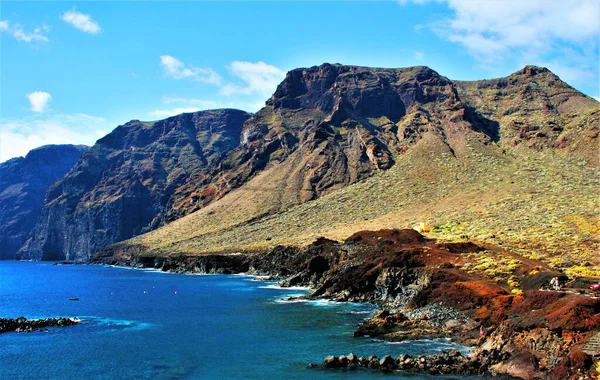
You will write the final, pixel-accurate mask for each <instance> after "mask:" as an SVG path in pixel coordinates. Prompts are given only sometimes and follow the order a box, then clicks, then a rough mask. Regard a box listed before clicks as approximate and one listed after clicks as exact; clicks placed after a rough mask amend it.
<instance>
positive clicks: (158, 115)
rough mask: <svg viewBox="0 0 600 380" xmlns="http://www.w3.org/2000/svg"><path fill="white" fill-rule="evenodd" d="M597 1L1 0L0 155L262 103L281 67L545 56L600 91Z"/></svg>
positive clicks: (442, 67) (481, 71)
mask: <svg viewBox="0 0 600 380" xmlns="http://www.w3.org/2000/svg"><path fill="white" fill-rule="evenodd" d="M599 44H600V1H598V0H570V1H563V0H515V1H512V0H488V1H485V2H481V1H474V0H397V1H348V2H344V1H328V2H319V1H297V2H290V1H262V2H254V1H243V2H233V1H219V2H209V1H183V2H159V1H128V2H121V1H104V2H92V1H83V2H71V1H57V2H51V1H35V2H21V1H19V2H16V1H15V2H13V1H2V2H0V162H2V161H5V160H7V159H9V158H12V157H18V156H23V155H25V154H26V153H27V152H28V151H29V150H31V149H33V148H35V147H38V146H41V145H45V144H63V143H73V144H87V145H92V144H94V142H95V141H96V140H97V139H99V138H100V137H102V136H104V135H105V134H107V133H109V132H110V131H111V130H113V129H114V128H116V127H117V126H118V125H121V124H124V123H126V122H127V121H129V120H132V119H139V120H158V119H163V118H166V117H168V116H171V115H176V114H179V113H183V112H192V111H196V110H202V109H213V108H239V109H243V110H246V111H250V112H255V111H257V110H258V109H260V108H261V107H262V106H263V105H264V102H265V101H266V100H267V99H268V98H269V97H270V96H271V94H272V93H273V92H274V90H275V88H276V87H277V84H278V83H279V82H280V81H281V80H282V79H283V78H284V77H285V73H286V72H287V71H288V70H291V69H294V68H297V67H310V66H314V65H319V64H322V63H324V62H329V63H342V64H349V65H363V66H376V67H408V66H421V65H424V66H429V67H431V68H432V69H434V70H436V71H437V72H439V73H440V74H442V75H444V76H447V77H448V78H450V79H460V80H476V79H489V78H495V77H501V76H506V75H509V74H511V73H512V72H515V71H517V70H519V69H521V68H523V67H524V66H525V65H528V64H533V65H539V66H545V67H548V68H549V69H551V70H552V71H553V72H554V73H555V74H557V75H558V76H560V77H561V78H562V79H563V80H565V81H566V82H568V83H569V84H570V85H572V86H573V87H575V88H577V89H578V90H580V91H582V92H583V93H585V94H587V95H589V96H592V97H595V98H597V99H598V97H599V96H600V89H599V87H600V85H599V81H600V77H599V60H600V56H599Z"/></svg>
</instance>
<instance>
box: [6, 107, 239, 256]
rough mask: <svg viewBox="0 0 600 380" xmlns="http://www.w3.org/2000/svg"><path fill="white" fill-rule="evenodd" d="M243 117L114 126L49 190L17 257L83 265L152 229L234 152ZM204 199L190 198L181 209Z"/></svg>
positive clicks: (226, 114)
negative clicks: (106, 249) (102, 251)
mask: <svg viewBox="0 0 600 380" xmlns="http://www.w3.org/2000/svg"><path fill="white" fill-rule="evenodd" d="M248 117H250V114H248V113H246V112H243V111H238V110H215V111H205V112H197V113H188V114H183V115H179V116H175V117H171V118H168V119H165V120H161V121H157V122H140V121H137V120H134V121H131V122H129V123H127V124H125V125H122V126H119V127H118V128H116V129H115V130H114V131H113V132H111V133H110V134H108V135H107V136H105V137H103V138H101V139H100V140H98V141H97V142H96V144H95V145H94V146H93V147H92V148H90V150H88V151H87V152H86V154H85V155H84V156H83V157H82V159H81V160H80V161H79V162H78V163H77V164H76V165H75V167H74V168H73V169H72V170H71V172H69V174H67V175H66V176H65V177H64V178H62V179H61V180H60V181H58V182H57V183H55V184H54V185H53V186H52V187H51V188H50V189H49V191H48V193H47V196H46V200H45V204H44V207H43V210H42V213H41V215H40V217H39V219H38V221H37V224H36V226H35V229H34V232H33V236H32V238H31V240H30V241H29V242H28V243H27V244H26V245H25V246H24V247H23V248H22V249H21V250H20V251H19V253H18V258H21V259H37V260H39V259H41V260H60V259H68V260H78V259H86V258H87V257H88V256H89V255H90V254H91V253H93V252H95V251H96V250H98V249H100V248H102V247H104V246H106V245H108V244H112V243H115V242H118V241H121V240H124V239H128V238H130V237H132V236H135V235H138V234H140V233H143V232H145V231H149V230H151V229H153V228H156V227H157V226H160V225H161V224H163V223H164V222H165V221H166V220H168V218H169V215H170V213H169V210H170V209H171V205H172V203H173V202H174V200H176V199H179V198H184V197H185V196H187V195H189V194H187V193H186V191H187V190H186V189H188V188H197V187H200V186H201V185H202V184H206V183H210V181H211V174H212V172H213V171H215V170H216V169H217V168H218V167H219V165H221V163H222V161H223V159H224V158H226V157H227V156H228V154H229V153H230V152H231V151H232V150H233V149H235V148H236V147H237V146H238V144H239V138H240V134H241V129H242V126H243V124H244V122H245V121H246V119H248ZM182 193H184V194H185V195H182ZM211 196H212V194H210V193H206V194H198V195H195V194H194V195H191V198H190V199H188V200H187V208H188V209H189V210H193V209H194V207H197V203H201V202H203V201H205V199H206V198H209V199H210V197H211Z"/></svg>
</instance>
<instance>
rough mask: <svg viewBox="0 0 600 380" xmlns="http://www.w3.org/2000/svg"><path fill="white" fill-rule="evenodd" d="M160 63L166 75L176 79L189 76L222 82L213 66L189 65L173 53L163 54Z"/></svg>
mask: <svg viewBox="0 0 600 380" xmlns="http://www.w3.org/2000/svg"><path fill="white" fill-rule="evenodd" d="M160 65H161V67H162V68H163V71H164V73H165V75H166V76H168V77H171V78H174V79H184V78H189V79H193V80H195V81H198V82H203V83H210V84H215V85H220V84H221V81H222V79H221V76H220V75H219V74H217V73H216V72H215V71H214V70H213V69H211V68H197V67H193V66H187V65H185V64H184V63H183V62H181V61H180V60H178V59H177V58H175V57H173V56H171V55H161V56H160Z"/></svg>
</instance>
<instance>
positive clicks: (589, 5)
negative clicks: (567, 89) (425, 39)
mask: <svg viewBox="0 0 600 380" xmlns="http://www.w3.org/2000/svg"><path fill="white" fill-rule="evenodd" d="M431 1H436V2H440V3H445V4H446V5H447V6H448V8H450V10H451V12H452V15H451V17H449V18H446V19H445V20H443V21H441V22H437V23H434V24H432V25H429V27H430V29H432V30H433V31H435V32H437V33H438V34H439V35H440V37H442V38H445V39H448V40H449V41H452V42H455V43H457V44H459V45H462V46H463V47H464V48H465V49H466V51H467V52H468V53H469V54H470V55H471V56H473V57H474V58H475V59H476V60H477V61H479V62H480V64H481V65H483V66H489V67H497V66H498V64H501V63H506V62H507V61H512V62H513V63H514V62H518V63H521V62H527V63H536V64H541V63H543V62H548V61H550V62H552V61H553V60H555V61H560V65H558V62H555V64H554V66H555V67H559V66H560V68H559V69H561V70H562V74H563V75H564V76H568V75H569V72H571V73H574V72H575V71H576V70H579V74H578V76H577V77H578V78H579V80H580V81H581V80H587V79H585V77H581V75H580V74H582V73H583V72H584V71H585V72H586V73H587V74H585V76H587V77H589V75H592V76H593V77H595V78H597V72H598V35H599V34H600V22H598V20H599V19H600V2H598V1H597V0H572V1H563V0H527V1H521V0H486V1H485V2H483V3H482V2H480V1H473V0H412V1H410V0H401V1H400V3H402V4H406V3H409V2H413V3H416V4H422V3H426V2H431ZM568 47H570V48H571V50H573V49H575V50H577V52H576V53H577V54H579V55H583V56H584V57H583V59H577V58H575V57H574V56H573V55H572V54H570V53H569V54H566V53H564V52H565V49H567V48H568ZM582 63H583V66H582ZM558 74H559V75H561V72H558Z"/></svg>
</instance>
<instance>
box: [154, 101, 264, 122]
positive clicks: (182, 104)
mask: <svg viewBox="0 0 600 380" xmlns="http://www.w3.org/2000/svg"><path fill="white" fill-rule="evenodd" d="M162 103H163V104H169V105H175V106H174V107H173V106H171V108H159V109H156V110H153V111H150V112H148V115H149V116H152V117H159V118H165V117H169V116H174V115H179V114H182V113H186V112H197V111H203V110H208V109H220V108H235V109H241V110H245V111H248V112H256V111H258V110H259V109H261V108H262V107H264V106H265V102H264V101H262V100H261V101H255V100H254V99H251V100H246V101H244V100H242V101H239V100H233V99H229V100H227V101H215V100H206V99H195V98H186V97H172V96H163V97H162Z"/></svg>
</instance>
